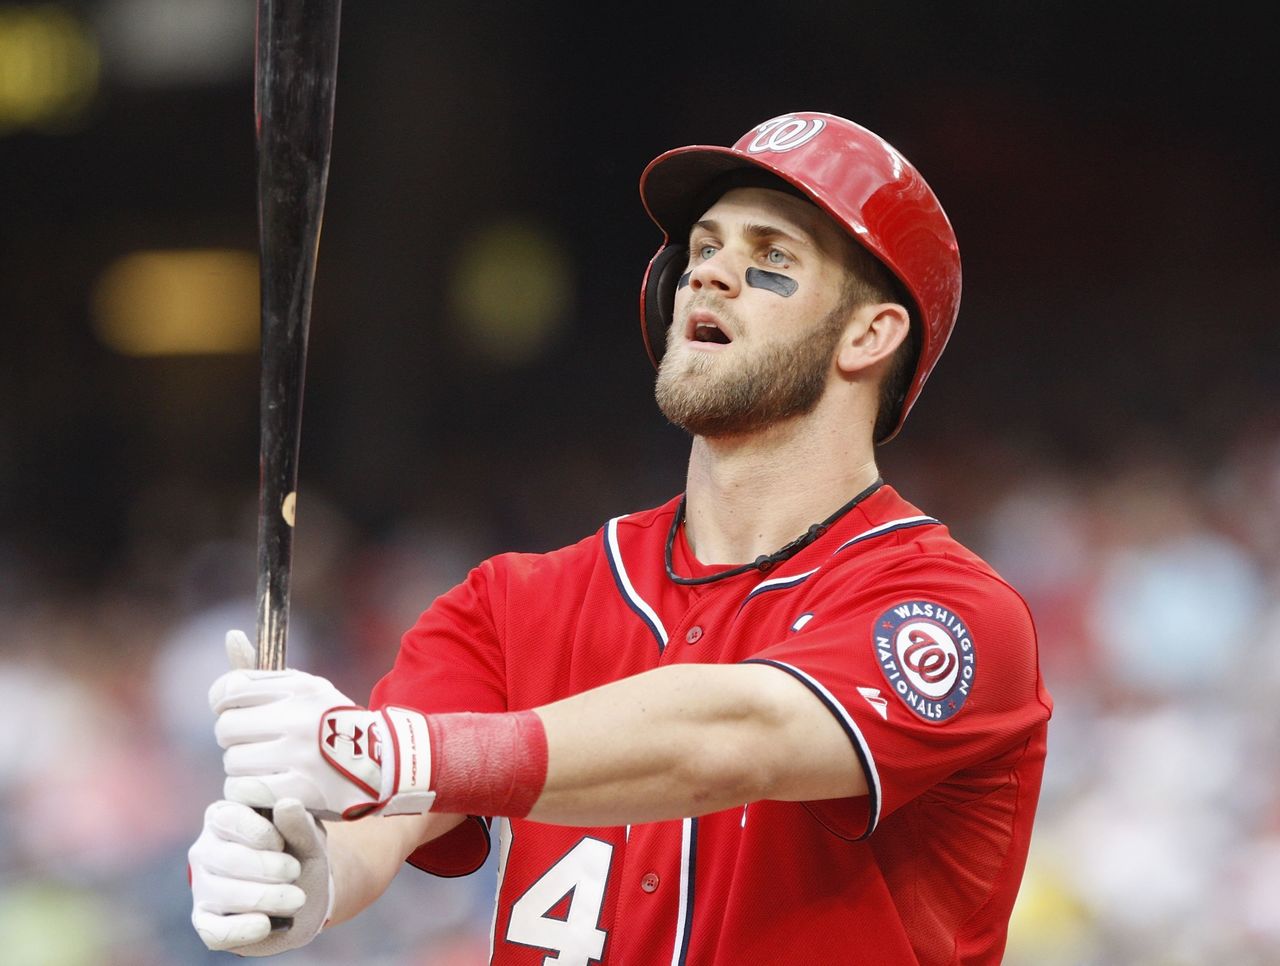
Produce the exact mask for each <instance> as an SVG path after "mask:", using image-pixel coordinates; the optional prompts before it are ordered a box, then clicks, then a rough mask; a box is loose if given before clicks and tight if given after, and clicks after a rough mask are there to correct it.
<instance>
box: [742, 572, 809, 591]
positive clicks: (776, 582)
mask: <svg viewBox="0 0 1280 966" xmlns="http://www.w3.org/2000/svg"><path fill="white" fill-rule="evenodd" d="M820 569H821V568H819V567H814V568H813V569H812V570H806V571H805V572H804V573H802V574H792V575H791V576H790V577H770V578H769V579H768V580H762V581H760V583H758V584H756V585H755V586H754V587H752V588H751V592H750V593H749V594H747V596H748V597H754V596H755V595H756V594H759V593H762V592H764V591H766V590H772V589H773V588H774V587H784V586H786V585H787V584H798V583H800V581H802V580H806V579H808V578H809V577H812V576H813V575H814V574H816V573H817V572H818V571H819V570H820Z"/></svg>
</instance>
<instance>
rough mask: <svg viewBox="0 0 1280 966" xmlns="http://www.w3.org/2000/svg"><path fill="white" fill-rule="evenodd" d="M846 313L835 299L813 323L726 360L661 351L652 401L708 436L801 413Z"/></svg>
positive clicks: (815, 394) (821, 377) (811, 401)
mask: <svg viewBox="0 0 1280 966" xmlns="http://www.w3.org/2000/svg"><path fill="white" fill-rule="evenodd" d="M847 319H848V307H847V306H844V305H841V306H839V307H837V308H836V309H835V310H834V311H832V312H831V313H830V314H829V315H828V316H827V317H826V318H825V319H823V320H822V322H821V323H820V324H819V325H818V326H816V327H815V329H814V330H812V331H810V332H806V333H803V334H800V335H797V336H796V337H794V338H793V339H791V340H790V341H787V342H779V343H774V344H771V345H766V346H764V347H763V348H761V349H758V350H757V351H756V352H755V353H754V354H747V353H742V355H744V356H745V357H746V358H745V359H741V360H734V361H733V362H729V361H728V360H726V359H720V358H717V356H718V355H719V353H716V354H710V353H708V354H704V353H701V352H685V353H675V352H667V353H666V354H665V355H664V356H663V357H662V362H661V364H660V365H659V367H658V381H657V385H656V387H655V390H654V395H655V397H656V398H657V401H658V408H659V409H661V410H662V414H663V415H664V416H666V417H667V419H668V420H670V421H671V422H672V423H674V424H675V425H676V426H679V427H680V428H681V429H683V430H685V431H686V432H689V433H692V434H693V435H695V436H707V437H715V436H737V435H741V434H744V433H751V432H756V431H758V430H761V429H765V428H767V427H769V426H773V425H775V424H777V423H779V422H782V421H783V420H787V419H792V418H794V417H796V416H803V415H806V414H807V413H810V412H812V411H813V410H814V407H816V406H817V405H818V401H819V400H820V399H821V398H822V393H823V391H824V390H825V389H826V385H827V374H828V373H829V372H830V369H831V360H832V356H833V354H834V352H835V347H836V343H837V342H838V341H839V339H840V335H841V333H842V332H843V331H844V325H845V322H846V321H847ZM673 328H674V326H673Z"/></svg>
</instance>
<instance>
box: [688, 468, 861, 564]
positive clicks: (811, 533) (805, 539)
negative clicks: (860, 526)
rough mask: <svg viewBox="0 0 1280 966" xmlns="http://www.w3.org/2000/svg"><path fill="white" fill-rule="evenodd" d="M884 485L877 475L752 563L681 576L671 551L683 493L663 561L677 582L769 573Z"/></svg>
mask: <svg viewBox="0 0 1280 966" xmlns="http://www.w3.org/2000/svg"><path fill="white" fill-rule="evenodd" d="M882 486H884V480H883V479H882V478H880V477H876V481H875V482H874V483H872V484H871V485H870V486H869V487H867V488H866V489H865V490H863V491H862V492H861V493H859V494H858V495H857V496H855V497H854V498H853V499H852V500H850V501H849V502H848V503H846V504H845V505H844V506H842V507H841V508H840V509H838V510H837V511H836V512H835V513H833V514H831V516H829V517H827V518H826V519H825V520H823V521H822V522H821V523H815V524H813V525H812V526H810V527H809V529H808V530H806V531H805V532H804V533H802V534H800V536H798V537H796V538H795V539H794V540H792V541H791V542H790V543H788V544H787V545H786V546H784V547H782V548H781V549H779V550H775V551H774V552H773V553H770V554H765V555H763V556H760V557H756V559H755V560H753V561H751V562H750V563H744V564H739V565H738V566H736V567H730V568H729V569H728V570H722V571H720V572H719V573H715V574H708V575H707V576H706V577H681V576H680V575H679V574H677V573H676V571H675V567H674V566H673V564H672V561H671V551H672V548H673V547H674V546H675V543H676V534H677V533H679V532H680V524H682V523H684V505H685V500H686V499H687V497H684V496H681V497H680V505H679V506H677V507H676V512H675V516H674V517H672V518H671V529H670V531H669V532H668V533H667V546H666V548H665V550H664V551H663V563H664V564H665V565H666V568H667V577H668V578H670V579H671V580H672V581H674V582H675V583H677V584H683V585H685V586H691V585H694V584H709V583H712V582H713V581H716V580H724V579H726V578H728V577H736V576H738V574H745V573H747V572H748V571H750V570H758V571H759V572H760V573H762V574H767V573H768V572H769V571H770V570H772V569H773V568H774V567H776V566H777V565H778V564H780V563H782V562H783V561H784V560H788V559H790V558H791V557H794V556H795V555H796V554H798V553H799V552H800V551H801V550H803V549H804V548H805V547H807V546H809V544H811V543H813V541H815V540H817V539H818V538H819V537H820V536H822V535H823V534H824V533H826V532H827V530H828V529H829V528H830V527H831V524H833V523H835V522H836V521H837V520H839V519H840V518H841V517H842V516H844V515H845V514H846V513H848V512H849V511H850V510H852V509H853V508H854V507H856V506H857V505H858V504H859V503H861V502H862V501H863V500H865V499H866V498H867V497H869V496H870V495H871V494H872V493H874V492H875V491H876V490H878V489H880V487H882Z"/></svg>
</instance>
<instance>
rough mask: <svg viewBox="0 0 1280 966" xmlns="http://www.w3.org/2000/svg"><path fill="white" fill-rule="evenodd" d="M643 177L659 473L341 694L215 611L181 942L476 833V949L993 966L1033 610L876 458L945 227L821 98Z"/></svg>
mask: <svg viewBox="0 0 1280 966" xmlns="http://www.w3.org/2000/svg"><path fill="white" fill-rule="evenodd" d="M640 190H641V195H642V197H643V200H644V204H645V206H646V208H647V210H648V212H649V214H650V215H651V216H652V218H653V220H654V221H655V222H656V223H657V224H658V226H659V227H660V228H661V229H662V231H663V233H664V236H665V237H664V241H663V244H662V247H661V248H660V249H659V251H658V253H657V255H656V256H655V257H654V258H653V260H652V262H651V263H650V265H649V268H648V271H647V272H646V274H645V279H644V283H643V288H642V296H641V302H642V305H641V315H642V323H643V333H644V338H645V342H646V345H647V347H648V350H649V354H650V356H651V357H652V359H653V360H654V362H655V363H656V364H657V366H658V377H657V399H658V403H659V406H660V407H661V409H662V411H663V413H664V414H665V415H666V416H667V418H668V419H670V420H671V421H672V422H674V423H676V424H677V425H679V426H682V427H683V428H684V429H686V430H687V431H688V432H689V433H690V434H691V436H692V438H693V442H692V450H691V454H690V459H689V468H688V477H687V484H686V489H685V492H684V493H683V494H682V495H680V496H678V497H676V498H674V499H672V500H671V501H669V502H668V503H666V504H664V505H663V506H660V507H657V508H656V509H651V510H646V511H643V512H638V513H632V514H629V515H624V516H619V517H616V518H615V519H612V520H610V521H609V522H608V523H607V524H605V526H604V527H603V528H602V529H601V530H600V531H599V532H598V533H596V534H595V535H593V536H590V537H588V538H586V539H584V540H582V541H581V542H579V543H576V544H574V545H572V546H569V547H565V548H564V549H561V550H558V551H555V552H553V553H547V554H514V553H513V554H505V555H502V556H498V557H495V558H493V559H490V560H487V561H485V562H484V563H482V564H480V565H479V566H478V567H477V568H476V569H474V570H473V571H472V572H471V574H470V575H469V576H468V577H467V579H466V580H465V581H464V582H463V583H462V584H460V585H459V586H458V587H456V588H454V589H453V590H451V591H450V592H448V593H446V594H444V595H443V596H441V597H440V598H439V599H437V600H436V601H435V602H434V603H433V604H432V605H431V607H430V608H429V609H428V610H427V611H426V613H424V614H423V615H422V617H421V618H420V619H419V621H418V622H417V624H416V625H415V626H414V627H413V628H412V629H411V630H409V631H408V632H407V633H406V634H405V636H404V638H403V641H402V644H401V649H400V652H399V655H398V657H397V659H396V662H395V665H394V666H393V667H392V668H391V669H390V671H389V672H387V674H386V676H385V677H384V678H383V679H382V680H381V681H380V682H379V683H378V685H377V686H376V688H375V689H374V692H373V694H372V697H371V699H370V702H369V705H368V707H367V708H366V707H364V706H361V705H359V704H357V703H355V702H353V701H352V700H351V699H350V698H348V697H346V696H345V695H344V694H342V693H341V692H340V691H338V690H337V689H336V688H335V687H334V685H333V684H331V683H330V682H328V681H326V680H324V679H322V678H318V677H314V676H311V675H307V674H304V673H302V672H300V671H293V670H290V671H276V672H267V671H253V670H248V668H251V667H252V658H253V654H252V647H251V645H250V644H249V642H248V640H247V639H246V638H245V637H244V635H243V634H241V633H239V632H236V631H233V632H231V633H230V634H229V635H228V651H229V653H230V655H231V658H232V662H233V666H234V668H235V669H234V670H232V671H230V672H229V673H227V674H226V675H224V676H223V677H221V678H219V679H218V681H217V682H216V683H215V684H214V686H213V688H212V690H211V692H210V701H211V704H212V705H213V709H214V711H215V713H216V714H217V725H216V734H217V739H218V742H219V744H220V745H221V746H222V747H223V748H224V749H225V756H224V763H225V768H226V774H227V778H226V783H225V795H226V800H225V801H220V802H217V803H215V804H213V805H212V806H210V808H209V809H208V811H207V812H206V816H205V826H204V830H203V832H202V834H201V835H200V837H199V839H198V840H197V841H196V843H195V844H194V845H193V846H192V848H191V851H190V862H191V874H192V890H193V894H194V911H193V917H192V918H193V922H194V925H195V928H196V929H197V930H198V932H199V934H200V936H201V938H202V939H203V940H204V942H205V943H206V944H207V945H208V946H209V947H210V948H212V949H228V950H234V951H235V952H237V953H241V954H244V955H263V954H268V953H272V952H277V951H280V950H284V949H290V948H294V947H296V946H300V945H302V944H304V943H306V942H308V941H310V940H311V939H312V938H313V937H314V936H315V935H316V934H317V933H318V932H319V931H320V929H321V928H322V927H324V926H325V924H326V923H337V922H340V921H342V920H345V919H347V918H350V917H351V916H353V915H355V914H356V913H357V912H358V911H359V910H361V909H362V908H364V907H365V906H366V905H368V904H369V903H370V902H372V901H373V900H374V899H375V898H376V897H377V896H378V895H379V894H380V893H381V892H382V891H383V890H384V889H385V888H386V886H387V884H388V883H389V882H390V880H391V879H392V877H393V876H394V875H395V874H396V871H397V870H398V869H399V868H400V866H401V864H402V863H403V862H405V861H407V862H408V863H409V864H411V865H413V866H415V867H417V868H418V869H421V870H424V871H426V872H429V873H433V874H436V875H445V876H453V875H464V874H466V873H468V872H471V871H473V870H474V869H476V868H477V867H478V866H480V865H481V863H482V862H483V861H484V859H485V857H486V856H487V854H488V852H489V850H490V848H491V847H492V846H493V845H494V844H496V848H497V849H498V877H499V888H498V895H497V908H496V912H495V917H494V922H493V937H492V943H493V953H492V962H493V963H495V964H516V966H526V964H552V963H554V964H559V966H586V964H589V963H613V964H628V966H630V964H651V963H661V964H673V966H676V964H690V966H692V964H742V963H752V964H773V963H779V964H781V963H787V964H790V963H819V964H827V963H831V964H836V963H838V964H848V963H865V964H876V966H885V964H899V963H930V964H934V963H937V964H942V963H997V962H999V960H1000V957H1001V953H1002V950H1003V948H1004V943H1005V936H1006V931H1007V923H1008V918H1009V914H1010V910H1011V908H1012V906H1013V902H1014V898H1015V895H1016V893H1017V890H1018V885H1019V882H1020V879H1021V876H1022V871H1023V867H1024V864H1025V860H1026V855H1027V847H1028V843H1029V839H1030V834H1031V827H1032V820H1033V818H1034V815H1035V809H1036V801H1037V797H1038V794H1039V788H1040V781H1041V772H1042V768H1043V763H1044V755H1045V731H1046V725H1047V722H1048V719H1049V716H1050V712H1051V707H1052V706H1051V702H1050V698H1049V695H1048V693H1047V692H1046V691H1045V688H1044V685H1043V683H1042V681H1041V678H1040V674H1039V670H1038V661H1037V653H1036V639H1035V631H1034V628H1033V626H1032V620H1031V617H1030V615H1029V613H1028V610H1027V607H1026V605H1025V604H1024V602H1023V601H1022V599H1021V598H1020V597H1019V596H1018V594H1017V593H1016V592H1015V591H1014V590H1013V589H1012V588H1010V587H1009V585H1008V584H1006V583H1005V582H1004V581H1003V580H1002V579H1001V578H1000V577H999V576H998V575H997V574H996V573H995V572H994V571H993V570H992V569H991V568H990V567H989V566H988V565H987V564H986V563H984V562H983V561H982V560H981V559H979V558H978V557H977V556H976V555H974V554H973V553H972V552H970V551H969V550H967V549H965V548H964V547H963V546H961V545H960V544H959V543H957V542H956V541H955V540H954V539H952V537H951V536H950V535H949V533H948V531H947V528H946V527H945V526H944V525H943V524H942V523H940V522H939V521H938V520H936V519H934V518H933V517H930V516H928V515H927V514H925V513H923V512H921V511H920V510H919V509H917V508H916V507H914V506H912V505H911V504H910V503H908V502H907V501H906V500H905V499H903V497H902V496H900V495H899V494H898V493H897V492H896V491H895V490H894V489H893V488H892V487H890V486H889V485H888V484H887V483H885V482H884V481H883V480H882V479H881V478H880V475H879V472H878V470H877V467H876V461H875V452H874V447H875V445H876V444H878V443H883V442H885V441H887V440H889V439H891V438H892V437H893V436H894V435H895V434H896V433H897V432H898V430H899V429H900V427H901V426H902V423H903V420H904V419H905V418H906V416H907V413H908V412H909V411H910V409H911V407H912V405H913V403H914V402H915V400H916V398H917V396H918V395H919V393H920V390H921V387H922V386H923V385H924V382H925V380H926V379H927V378H928V376H929V373H930V372H931V370H932V369H933V367H934V365H935V363H937V361H938V357H939V355H940V354H941V353H942V350H943V347H944V346H945V345H946V343H947V340H948V338H949V336H950V334H951V330H952V327H953V325H954V322H955V318H956V313H957V309H958V304H959V298H960V260H959V253H958V249H957V246H956V241H955V236H954V234H953V232H952V229H951V225H950V223H949V222H948V220H947V217H946V215H945V214H944V213H943V210H942V208H941V207H940V206H939V204H938V201H937V199H936V198H935V197H934V194H933V192H932V191H931V190H930V188H929V186H928V185H927V184H926V183H925V181H924V179H923V178H922V177H921V176H920V174H919V173H918V172H917V171H916V169H915V168H914V167H913V166H912V165H911V164H910V163H909V162H908V161H907V160H906V159H905V158H904V157H903V156H902V155H901V154H900V153H899V152H898V151H896V150H895V149H894V148H893V147H892V146H890V145H889V144H887V143H886V142H885V141H884V140H882V139H881V138H879V137H878V136H876V135H875V134H873V133H872V132H870V131H868V130H866V129H865V128H863V127H860V126H859V125H857V124H854V123H852V122H851V121H848V120H845V119H843V118H840V117H835V116H832V115H829V114H821V113H809V112H798V113H793V114H788V115H784V116H782V117H776V118H773V119H772V120H769V121H766V122H764V123H763V124H760V125H759V126H758V127H755V128H753V129H752V130H750V131H748V132H747V133H746V134H745V135H744V136H743V137H742V138H741V139H740V140H738V142H737V143H736V144H734V145H733V146H732V147H712V146H693V147H685V148H679V149H676V150H673V151H669V152H667V153H665V154H663V155H661V156H660V157H659V158H657V159H656V160H655V161H653V162H652V163H651V164H650V165H649V166H648V168H647V169H646V170H645V172H644V174H643V176H642V177H641V181H640ZM255 809H256V810H255ZM268 816H269V817H268ZM317 817H318V818H320V819H325V820H326V821H325V822H324V823H323V824H321V823H320V822H318V821H317ZM424 914H429V910H424ZM272 918H274V919H275V920H276V923H277V927H276V928H275V929H274V930H273V929H272ZM282 921H283V924H281V922H282Z"/></svg>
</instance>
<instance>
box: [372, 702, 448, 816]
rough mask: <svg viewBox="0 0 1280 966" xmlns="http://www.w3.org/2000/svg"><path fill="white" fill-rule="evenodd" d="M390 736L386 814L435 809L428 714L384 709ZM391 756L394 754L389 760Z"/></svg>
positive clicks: (384, 775) (385, 756) (385, 770)
mask: <svg viewBox="0 0 1280 966" xmlns="http://www.w3.org/2000/svg"><path fill="white" fill-rule="evenodd" d="M381 730H383V732H384V733H385V734H386V736H387V744H386V745H384V746H383V762H384V764H389V765H390V766H391V767H384V768H383V769H382V775H381V778H382V784H381V787H380V789H379V791H380V792H381V795H380V796H379V801H382V802H386V805H385V806H383V808H382V814H384V815H421V814H423V813H424V812H429V811H431V806H432V804H433V803H434V802H435V799H436V795H435V792H433V791H431V788H430V784H431V736H430V733H429V731H428V729H427V719H426V716H425V715H423V714H422V713H421V712H418V711H411V710H409V709H408V708H398V707H395V706H389V707H386V708H383V709H382V729H381ZM388 756H390V758H389V760H388Z"/></svg>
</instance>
